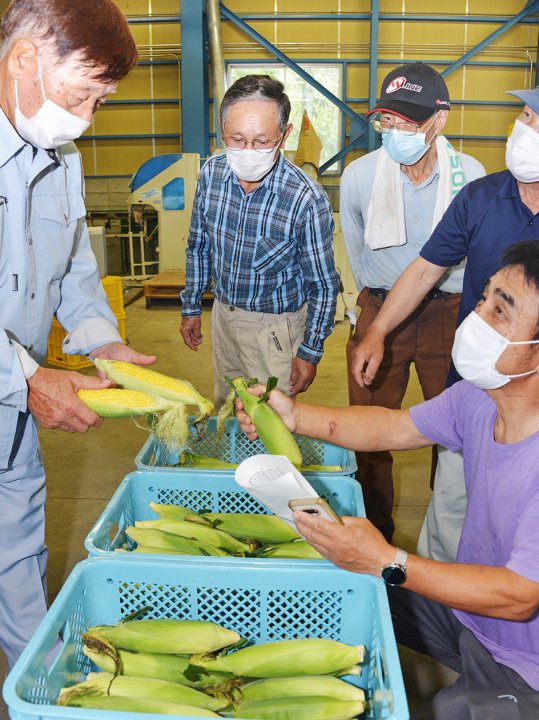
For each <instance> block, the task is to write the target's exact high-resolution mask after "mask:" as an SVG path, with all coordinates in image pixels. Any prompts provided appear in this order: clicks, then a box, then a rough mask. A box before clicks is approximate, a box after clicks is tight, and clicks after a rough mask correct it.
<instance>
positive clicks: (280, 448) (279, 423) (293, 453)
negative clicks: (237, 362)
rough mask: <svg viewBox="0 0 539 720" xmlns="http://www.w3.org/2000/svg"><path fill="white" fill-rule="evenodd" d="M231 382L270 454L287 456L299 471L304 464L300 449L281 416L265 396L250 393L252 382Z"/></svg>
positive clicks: (235, 380) (240, 380) (241, 380)
mask: <svg viewBox="0 0 539 720" xmlns="http://www.w3.org/2000/svg"><path fill="white" fill-rule="evenodd" d="M271 380H272V378H269V379H268V388H269V387H270V385H271ZM230 382H231V384H232V386H233V387H234V389H235V390H236V393H237V395H238V397H239V398H240V399H241V401H242V403H243V407H244V409H245V412H246V413H247V415H249V417H250V418H251V420H252V422H253V425H254V426H255V428H256V432H257V433H258V436H259V438H260V440H261V441H262V443H263V445H264V447H265V448H266V450H267V451H268V453H269V454H270V455H285V456H286V457H287V458H288V459H289V460H290V462H291V463H292V465H294V466H295V467H297V468H298V469H299V468H300V467H301V462H302V461H301V452H300V449H299V447H298V444H297V443H296V441H295V439H294V437H293V435H292V433H291V432H290V430H289V429H288V428H287V427H286V425H285V424H284V422H283V420H282V418H281V416H280V415H279V414H278V413H276V412H275V410H274V409H273V408H271V407H270V406H269V405H268V404H267V402H266V398H265V397H264V396H263V397H262V398H258V397H256V396H255V395H252V394H251V393H250V392H249V390H248V388H249V385H250V381H246V380H245V378H235V379H234V380H231V381H230Z"/></svg>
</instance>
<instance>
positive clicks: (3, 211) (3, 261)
mask: <svg viewBox="0 0 539 720" xmlns="http://www.w3.org/2000/svg"><path fill="white" fill-rule="evenodd" d="M7 208H8V206H7V199H6V198H5V197H3V196H0V296H4V295H9V294H10V293H11V292H12V291H13V290H14V287H13V283H14V278H13V263H12V260H13V250H14V248H13V247H12V243H11V240H10V237H11V234H10V233H9V230H8V227H7V219H8V218H7V211H8V209H7Z"/></svg>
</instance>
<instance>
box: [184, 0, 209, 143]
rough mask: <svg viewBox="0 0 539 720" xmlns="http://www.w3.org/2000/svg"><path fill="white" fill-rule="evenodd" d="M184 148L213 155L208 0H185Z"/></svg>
mask: <svg viewBox="0 0 539 720" xmlns="http://www.w3.org/2000/svg"><path fill="white" fill-rule="evenodd" d="M180 21H181V32H182V61H181V63H182V64H181V83H182V100H183V102H182V105H181V107H182V113H181V115H182V139H183V142H182V151H183V152H190V153H198V154H199V155H200V156H201V157H207V156H208V155H209V154H210V125H209V112H208V52H207V42H206V23H205V19H204V0H187V1H185V0H184V2H182V3H181V7H180Z"/></svg>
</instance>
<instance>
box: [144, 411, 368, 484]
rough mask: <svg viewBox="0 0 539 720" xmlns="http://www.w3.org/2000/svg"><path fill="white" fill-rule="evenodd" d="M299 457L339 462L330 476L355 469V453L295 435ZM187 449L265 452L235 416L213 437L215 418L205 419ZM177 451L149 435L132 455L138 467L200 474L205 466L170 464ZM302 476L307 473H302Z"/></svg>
mask: <svg viewBox="0 0 539 720" xmlns="http://www.w3.org/2000/svg"><path fill="white" fill-rule="evenodd" d="M294 437H295V438H296V442H297V443H298V446H299V449H300V451H301V456H302V458H303V464H304V465H339V466H340V467H341V469H340V470H335V471H331V472H328V473H327V474H328V475H331V476H332V477H340V476H345V477H353V476H354V475H355V472H356V470H357V463H356V456H355V454H354V453H353V452H352V451H351V450H345V449H344V448H341V447H338V446H337V445H333V444H332V443H327V442H324V441H323V440H315V439H313V438H308V437H305V435H295V436H294ZM189 449H190V450H191V451H192V452H194V453H197V454H199V455H209V456H210V457H215V458H219V459H220V460H224V461H225V462H230V463H240V462H241V461H242V460H245V458H248V457H251V455H258V454H260V453H264V452H266V450H265V449H264V445H263V444H262V442H261V441H260V440H249V438H248V437H247V435H246V434H245V433H244V432H242V430H241V429H240V424H239V422H238V421H237V420H236V419H235V418H230V419H229V420H227V421H226V424H225V432H224V433H223V435H222V437H221V438H219V439H218V438H217V418H215V417H212V418H210V419H209V420H208V424H207V427H206V432H205V434H204V435H203V436H201V437H200V438H198V439H196V440H193V441H190V442H189ZM178 456H179V453H178V452H171V451H169V450H166V449H164V448H163V447H162V446H161V445H160V443H157V442H156V441H155V438H153V437H152V436H150V437H149V438H148V440H147V441H146V442H145V444H144V446H143V447H142V449H141V451H140V452H139V453H138V455H137V456H136V458H135V465H136V466H137V468H138V469H140V470H160V469H162V468H167V469H170V470H174V471H176V472H184V471H185V470H186V469H189V470H191V471H192V472H199V473H204V472H206V469H202V468H198V469H197V468H186V467H174V466H175V465H176V463H177V462H178ZM216 472H227V473H233V472H234V471H233V470H216ZM305 475H306V477H310V476H311V473H310V472H306V473H305Z"/></svg>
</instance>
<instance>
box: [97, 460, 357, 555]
mask: <svg viewBox="0 0 539 720" xmlns="http://www.w3.org/2000/svg"><path fill="white" fill-rule="evenodd" d="M309 482H310V483H311V484H312V486H313V487H314V489H315V490H316V491H317V492H318V494H319V495H321V496H322V497H324V498H325V499H326V500H327V501H328V502H329V504H330V505H331V507H332V508H333V510H335V512H336V513H337V515H355V516H357V517H364V516H365V506H364V504H363V496H362V493H361V486H360V484H359V483H358V482H356V481H355V480H352V479H351V478H345V477H340V478H337V479H333V478H330V477H329V476H326V475H323V474H319V475H314V474H313V475H312V476H311V477H310V478H309ZM152 500H153V501H154V502H157V503H164V504H176V505H183V506H185V507H189V508H191V509H192V510H193V511H195V512H198V511H200V510H210V512H245V513H268V512H269V511H268V510H267V508H266V507H265V506H264V505H262V504H261V503H259V502H258V500H256V499H255V498H254V497H253V496H252V495H251V494H250V493H249V492H247V490H245V489H244V488H242V487H241V486H240V485H238V484H237V483H236V481H235V480H234V478H233V476H232V475H230V474H223V473H222V472H221V473H219V472H204V473H202V472H200V471H199V472H195V471H188V470H185V471H184V472H182V473H174V472H171V471H168V470H162V471H161V472H155V471H153V472H148V471H142V470H139V471H137V472H132V473H129V475H126V477H125V478H124V479H123V481H122V482H121V484H120V486H119V487H118V489H117V490H116V492H115V493H114V495H113V496H112V498H111V500H110V502H109V503H108V505H107V506H106V508H105V509H104V511H103V512H102V514H101V516H100V517H99V519H98V520H97V522H96V524H95V525H94V526H93V528H92V529H91V530H90V532H89V533H88V535H87V536H86V539H85V541H84V546H85V547H86V549H87V550H88V554H89V556H90V557H94V556H100V557H107V556H113V557H115V558H117V557H123V554H122V553H117V552H114V550H115V548H121V547H122V546H123V545H124V543H128V544H129V545H130V546H131V547H135V546H136V544H135V543H134V542H133V541H132V540H130V539H129V538H128V537H127V535H126V534H125V529H126V528H127V527H129V526H130V525H133V524H134V522H135V520H152V519H156V517H157V516H156V515H155V513H154V512H153V511H152V510H150V508H149V507H148V505H149V503H150V502H151V501H152ZM142 557H147V555H144V554H143V553H135V554H133V556H132V558H133V559H134V560H138V559H139V558H142ZM168 557H170V556H168ZM181 557H184V556H178V559H179V558H181ZM238 559H239V558H226V561H229V560H230V561H234V562H236V561H237V560H238ZM222 560H225V558H222ZM249 562H252V563H254V564H256V563H261V564H262V566H265V565H266V564H267V563H268V562H284V561H283V560H280V559H279V560H278V559H274V558H271V559H270V558H263V559H258V560H257V559H250V560H249ZM302 562H309V561H307V560H303V561H302ZM311 562H317V563H320V562H322V561H320V560H318V561H311Z"/></svg>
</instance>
